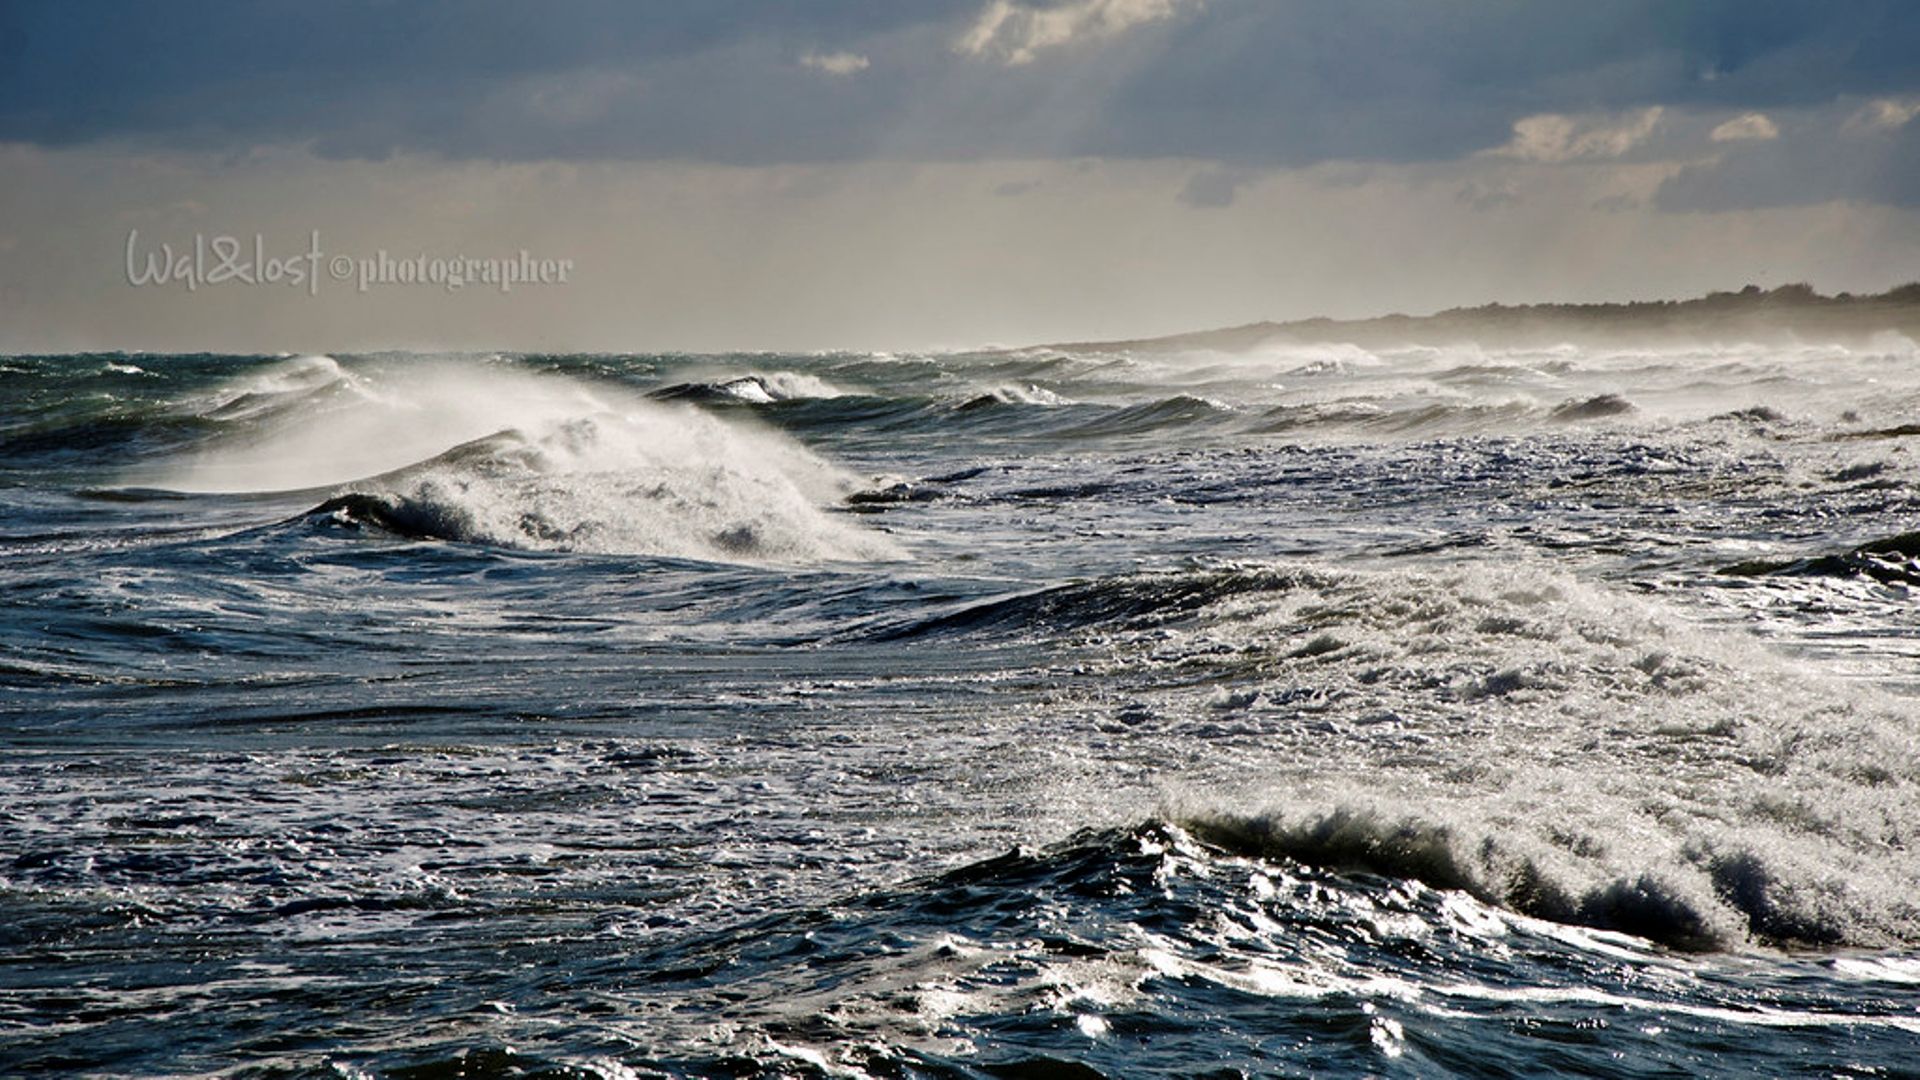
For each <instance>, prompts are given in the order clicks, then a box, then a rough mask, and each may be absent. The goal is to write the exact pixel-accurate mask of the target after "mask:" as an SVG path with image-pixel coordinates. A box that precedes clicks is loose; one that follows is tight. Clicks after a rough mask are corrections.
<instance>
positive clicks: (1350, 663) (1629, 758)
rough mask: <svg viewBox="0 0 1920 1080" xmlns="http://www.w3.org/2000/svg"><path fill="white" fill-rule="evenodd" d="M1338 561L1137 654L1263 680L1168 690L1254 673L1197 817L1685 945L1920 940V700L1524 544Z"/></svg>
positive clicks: (1175, 799) (1191, 708)
mask: <svg viewBox="0 0 1920 1080" xmlns="http://www.w3.org/2000/svg"><path fill="white" fill-rule="evenodd" d="M1323 578H1324V580H1321V581H1318V582H1316V583H1314V584H1313V586H1312V587H1302V588H1296V589H1293V590H1291V591H1281V592H1275V593H1253V594H1243V595H1238V596H1235V597H1232V598H1229V599H1226V600H1223V601H1221V602H1219V603H1217V604H1215V605H1214V606H1213V607H1212V608H1210V609H1209V610H1208V611H1207V612H1206V613H1205V614H1204V615H1203V617H1201V618H1199V619H1196V620H1194V621H1193V623H1192V624H1191V625H1189V626H1186V627H1179V628H1174V629H1168V628H1158V629H1157V630H1156V631H1155V636H1152V637H1148V636H1145V635H1143V638H1142V641H1141V642H1140V643H1139V646H1138V651H1136V650H1133V649H1124V650H1122V651H1121V652H1120V653H1119V654H1118V655H1116V657H1115V658H1114V660H1113V661H1112V662H1113V663H1114V665H1115V667H1116V670H1122V669H1124V670H1126V671H1129V672H1132V673H1134V677H1138V674H1139V673H1140V671H1141V669H1142V666H1143V664H1144V665H1152V666H1154V667H1158V666H1161V665H1166V666H1168V668H1169V670H1177V671H1178V672H1179V673H1180V677H1181V683H1182V684H1183V685H1193V680H1194V678H1195V669H1196V667H1197V666H1198V665H1202V664H1208V663H1212V662H1215V661H1213V660H1212V659H1211V658H1214V657H1219V658H1224V659H1223V660H1221V661H1219V662H1222V663H1225V664H1227V665H1228V666H1229V668H1230V669H1231V670H1232V671H1237V672H1247V671H1253V672H1256V673H1257V675H1256V676H1255V677H1254V678H1253V679H1250V680H1249V679H1244V678H1233V679H1232V681H1228V680H1227V679H1222V680H1220V681H1206V682H1203V683H1202V684H1201V686H1200V687H1198V688H1195V689H1191V690H1183V691H1179V692H1178V695H1173V696H1170V697H1169V699H1168V700H1165V701H1163V702H1161V707H1162V708H1163V709H1165V710H1166V711H1167V712H1169V713H1172V714H1174V715H1192V716H1194V717H1195V718H1196V721H1197V722H1199V721H1204V720H1205V719H1206V718H1208V717H1211V716H1215V715H1217V714H1218V711H1219V709H1218V706H1217V704H1216V703H1217V701H1218V695H1219V694H1220V693H1221V692H1222V691H1223V690H1225V691H1227V692H1228V693H1238V694H1243V695H1244V694H1248V693H1257V694H1258V698H1257V699H1254V700H1253V702H1252V703H1251V704H1249V705H1248V706H1247V709H1246V710H1245V715H1244V716H1242V717H1241V720H1242V723H1241V728H1242V729H1243V730H1250V731H1259V730H1262V728H1263V727H1264V730H1265V732H1266V734H1265V735H1264V737H1262V738H1261V739H1260V741H1258V742H1249V743H1245V744H1237V745H1236V746H1235V751H1236V752H1235V753H1233V754H1231V755H1227V754H1224V753H1223V754H1217V755H1210V757H1212V758H1213V760H1211V761H1210V762H1208V763H1207V764H1206V765H1205V766H1204V767H1202V768H1201V769H1200V770H1197V771H1196V772H1194V773H1190V774H1189V775H1188V776H1186V777H1184V778H1182V779H1180V780H1177V781H1173V782H1171V783H1170V784H1169V785H1168V789H1169V792H1170V794H1169V798H1168V812H1169V814H1170V816H1172V817H1173V818H1174V819H1175V820H1177V821H1182V822H1186V823H1190V824H1192V825H1193V826H1194V827H1195V828H1196V831H1198V832H1199V833H1200V834H1201V835H1202V836H1207V837H1209V838H1212V839H1216V840H1220V841H1222V842H1226V843H1228V844H1229V845H1230V846H1233V847H1235V848H1238V849H1250V850H1259V851H1264V852H1268V853H1271V854H1277V855H1289V856H1294V857H1299V858H1304V859H1307V860H1309V861H1319V862H1330V863H1335V864H1355V865H1361V866H1365V867H1367V868H1370V869H1375V870H1378V871H1381V872H1386V873H1392V874H1398V875H1404V876H1418V877H1422V878H1424V879H1426V880H1429V881H1431V882H1433V883H1435V884H1440V885H1443V886H1447V887H1456V888H1465V889H1468V890H1469V891H1472V892H1474V893H1475V894H1476V895H1479V896H1482V897H1485V898H1489V899H1493V900H1497V901H1499V902H1502V903H1504V904H1508V905H1510V906H1513V907H1516V908H1519V909H1520V910H1524V911H1528V912H1530V913H1534V914H1541V915H1545V916H1547V917H1551V918H1555V919H1560V920H1565V921H1580V922H1590V923H1592V924H1593V925H1599V926H1606V927H1612V928H1616V929H1623V930H1631V931H1633V932H1636V933H1642V934H1650V935H1653V936H1656V937H1659V938H1661V939H1662V940H1666V941H1669V942H1671V943H1675V944H1687V945H1722V946H1724V945H1730V944H1735V943H1738V942H1740V941H1742V940H1744V939H1745V938H1746V937H1747V936H1748V934H1749V932H1750V931H1751V932H1753V933H1755V934H1756V935H1758V936H1760V937H1762V938H1769V939H1772V938H1779V939H1789V940H1799V941H1813V942H1829V943H1832V942H1847V943H1853V944H1860V945H1888V944H1895V943H1902V942H1913V941H1920V904H1916V902H1915V901H1914V898H1913V896H1912V882H1913V881H1915V880H1920V854H1916V853H1915V850H1914V844H1913V838H1914V837H1916V836H1920V738H1917V737H1916V723H1915V720H1914V717H1913V714H1912V710H1911V707H1910V703H1903V702H1901V701H1899V700H1897V699H1892V698H1888V697H1886V696H1884V695H1882V694H1881V693H1879V692H1878V691H1876V690H1874V689H1873V688H1871V687H1867V686H1862V685H1860V684H1858V683H1851V682H1843V681H1839V680H1834V679H1831V678H1828V677H1825V676H1823V675H1821V674H1819V673H1818V672H1817V671H1814V670H1811V669H1809V668H1805V667H1802V666H1800V665H1799V664H1797V663H1796V662H1794V661H1793V660H1791V659H1789V658H1786V657H1783V656H1780V655H1777V654H1774V653H1771V652H1768V651H1765V650H1764V649H1762V648H1761V647H1759V646H1757V645H1755V644H1753V643H1750V642H1747V641H1744V640H1740V639H1736V638H1731V637H1728V636H1726V635H1723V634H1719V633H1716V632H1713V631H1711V630H1703V629H1698V628H1695V627H1692V626H1690V625H1689V624H1688V623H1687V622H1686V621H1685V620H1684V619H1683V618H1681V617H1680V616H1678V615H1676V614H1674V613H1671V612H1668V611H1666V610H1665V609H1664V608H1663V607H1662V606H1661V605H1660V604H1659V603H1658V602H1657V601H1654V600H1652V599H1650V598H1646V597H1641V596H1637V595H1625V594H1620V593H1616V592H1613V591H1611V590H1609V589H1606V588H1604V587H1599V586H1595V585H1590V584H1585V583H1581V582H1579V581H1577V580H1575V579H1572V578H1570V577H1567V576H1565V575H1563V574H1559V573H1556V572H1554V571H1552V570H1548V569H1545V568H1543V567H1537V566H1529V565H1526V564H1525V563H1519V564H1516V565H1514V566H1511V567H1510V568H1508V569H1506V570H1505V571H1501V572H1495V571H1492V570H1465V569H1462V570H1459V571H1454V572H1450V573H1448V574H1445V575H1435V574H1432V573H1408V572H1398V571H1396V572H1381V573H1343V574H1332V575H1323ZM1303 691H1307V692H1311V695H1312V696H1310V697H1304V698H1303V693H1302V692H1303ZM1179 695H1184V698H1185V699H1190V700H1176V699H1175V698H1176V697H1178V696H1179ZM1303 700H1305V701H1307V702H1308V704H1307V705H1306V706H1305V707H1302V706H1301V705H1299V704H1293V703H1298V702H1301V701H1303Z"/></svg>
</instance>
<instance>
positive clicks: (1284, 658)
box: [0, 337, 1920, 1080]
mask: <svg viewBox="0 0 1920 1080" xmlns="http://www.w3.org/2000/svg"><path fill="white" fill-rule="evenodd" d="M1916 451H1920V350H1916V347H1915V345H1914V344H1913V343H1912V342H1911V341H1908V340H1906V339H1904V338H1899V337H1888V338H1887V339H1885V340H1882V341H1876V342H1867V343H1855V344H1853V345H1850V346H1840V345H1824V344H1819V343H1809V344H1800V345H1792V346H1786V345H1764V346H1762V345H1721V346H1704V345H1688V344H1682V343H1677V342H1676V343H1675V344H1673V345H1672V346H1671V347H1669V348H1664V349H1647V348H1634V349H1625V348H1621V349H1607V348H1601V347H1595V346H1583V347H1575V346H1560V347H1555V348H1549V349H1497V348H1491V347H1476V346H1471V345H1463V346H1453V347H1446V348H1413V347H1408V348H1403V349H1397V350H1374V351H1367V350H1363V349H1359V348H1355V347H1351V346H1342V345H1328V346H1324V347H1288V348H1273V349H1269V350H1267V351H1262V352H1254V353H1249V354H1244V355H1225V354H1217V353H1211V354H1210V353H1196V352H1185V353H1180V352H1165V353H1161V352H1126V351H1101V350H1087V351H1078V352H1076V351H1059V350H1048V349H1035V350H1026V351H1017V352H986V353H972V354H968V353H959V354H941V355H908V354H900V355H891V354H828V355H776V354H752V355H725V356H684V355H670V356H656V355H635V356H539V355H514V356H494V355H440V356H428V355H403V354H381V355H353V356H349V355H340V356H333V357H326V356H298V357H296V356H258V357H233V356H205V355H194V356H174V355H148V354H113V355H73V356H50V357H6V358H0V1075H6V1076H18V1075H25V1074H29V1073H35V1072H62V1073H70V1074H78V1075H87V1076H171V1075H219V1076H247V1077H278V1076H315V1077H329V1076H331V1077H342V1078H357V1077H393V1078H405V1080H426V1078H438V1077H448V1078H451V1077H521V1076H537V1077H601V1078H607V1080H613V1078H630V1077H658V1076H682V1077H860V1076H872V1077H955V1078H958V1077H1003V1078H1004V1077H1054V1076H1061V1077H1094V1076H1108V1077H1152V1076H1168V1077H1174V1076H1178V1077H1200V1076H1205V1077H1256V1076H1259V1077H1266V1076H1325V1077H1357V1076H1382V1077H1429V1076H1476V1077H1530V1076H1543V1075H1556V1074H1557V1075H1582V1076H1609V1077H1648V1076H1667V1077H1690V1076H1770V1077H1771V1076H1858V1077H1867V1076H1874V1077H1881V1076H1916V1075H1920V618H1917V617H1916V607H1915V604H1916V589H1920V494H1917V492H1920V452H1916Z"/></svg>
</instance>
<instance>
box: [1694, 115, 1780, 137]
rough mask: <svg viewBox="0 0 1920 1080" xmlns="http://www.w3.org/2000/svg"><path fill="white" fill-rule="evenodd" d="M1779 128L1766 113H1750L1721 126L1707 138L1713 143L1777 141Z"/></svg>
mask: <svg viewBox="0 0 1920 1080" xmlns="http://www.w3.org/2000/svg"><path fill="white" fill-rule="evenodd" d="M1779 137H1780V128H1779V126H1778V125H1777V124H1775V123H1774V122H1773V120H1772V119H1771V118H1769V117H1768V116H1767V114H1766V113H1757V112H1750V113H1745V114H1743V115H1740V116H1736V117H1734V118H1733V119H1731V120H1729V121H1727V122H1726V123H1724V124H1721V125H1720V126H1719V127H1717V128H1714V129H1713V133H1712V134H1710V135H1708V136H1707V138H1709V139H1712V140H1713V141H1714V142H1741V141H1744V140H1748V139H1758V140H1761V141H1763V142H1764V141H1765V140H1767V139H1777V138H1779Z"/></svg>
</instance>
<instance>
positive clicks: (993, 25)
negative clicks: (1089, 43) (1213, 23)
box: [956, 0, 1198, 67]
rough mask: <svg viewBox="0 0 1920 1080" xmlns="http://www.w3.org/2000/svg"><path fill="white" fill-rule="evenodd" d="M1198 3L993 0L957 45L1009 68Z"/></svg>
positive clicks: (1171, 0) (1176, 0)
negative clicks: (1042, 4)
mask: <svg viewBox="0 0 1920 1080" xmlns="http://www.w3.org/2000/svg"><path fill="white" fill-rule="evenodd" d="M1196 3H1198V0H1074V2H1072V3H1068V4H1063V5H1061V6H1059V7H1052V8H1036V7H1033V6H1031V5H1028V4H1020V3H1014V2H1012V0H993V2H992V3H990V4H988V5H987V7H986V10H984V11H982V12H981V13H980V18H979V19H977V20H976V21H975V22H974V24H973V27H972V28H971V29H969V30H968V31H967V32H966V34H965V35H964V36H962V37H961V39H960V41H959V42H958V43H957V46H956V47H957V48H958V50H959V51H960V52H962V53H965V54H967V55H968V56H985V57H991V58H993V59H996V60H998V61H1000V62H1001V63H1003V64H1006V65H1008V66H1009V67H1011V66H1014V65H1018V64H1026V63H1030V62H1032V60H1033V58H1034V57H1035V56H1036V55H1038V54H1039V53H1042V52H1045V51H1046V50H1048V49H1053V48H1058V47H1060V46H1063V45H1070V44H1072V43H1073V42H1075V41H1084V40H1090V39H1101V38H1110V37H1116V36H1118V35H1120V34H1122V33H1125V32H1126V31H1128V30H1130V29H1132V28H1133V27H1135V26H1139V25H1141V24H1143V23H1150V22H1158V21H1160V20H1162V19H1169V18H1172V17H1173V16H1174V14H1176V13H1177V12H1178V11H1179V9H1180V8H1181V7H1183V6H1189V5H1192V4H1196Z"/></svg>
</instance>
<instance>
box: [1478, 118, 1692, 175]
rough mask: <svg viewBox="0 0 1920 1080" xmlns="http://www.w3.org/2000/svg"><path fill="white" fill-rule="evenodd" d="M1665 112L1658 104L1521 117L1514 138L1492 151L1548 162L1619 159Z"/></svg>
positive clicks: (1644, 138)
mask: <svg viewBox="0 0 1920 1080" xmlns="http://www.w3.org/2000/svg"><path fill="white" fill-rule="evenodd" d="M1665 111H1666V110H1665V109H1663V108H1661V107H1660V106H1658V105H1655V106H1653V107H1651V108H1646V109H1641V110H1639V111H1637V112H1631V113H1626V114H1624V115H1603V116H1568V115H1565V114H1562V113H1539V114H1537V115H1534V116H1527V117H1522V118H1521V119H1519V120H1516V121H1514V124H1513V138H1511V139H1509V140H1508V141H1507V143H1506V145H1504V146H1501V147H1498V148H1496V149H1494V150H1492V151H1490V153H1492V154H1493V155H1495V156H1497V157H1511V158H1519V159H1520V160H1522V161H1540V162H1548V163H1558V162H1565V161H1579V160H1593V159H1605V158H1617V157H1620V156H1621V155H1623V154H1625V153H1626V152H1627V151H1629V150H1631V149H1633V148H1634V147H1635V146H1638V145H1639V144H1640V143H1641V142H1643V141H1645V140H1646V137H1647V136H1648V135H1651V134H1652V133H1653V129H1654V127H1655V126H1656V125H1658V124H1659V123H1660V117H1661V116H1662V115H1663V114H1664V113H1665Z"/></svg>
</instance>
